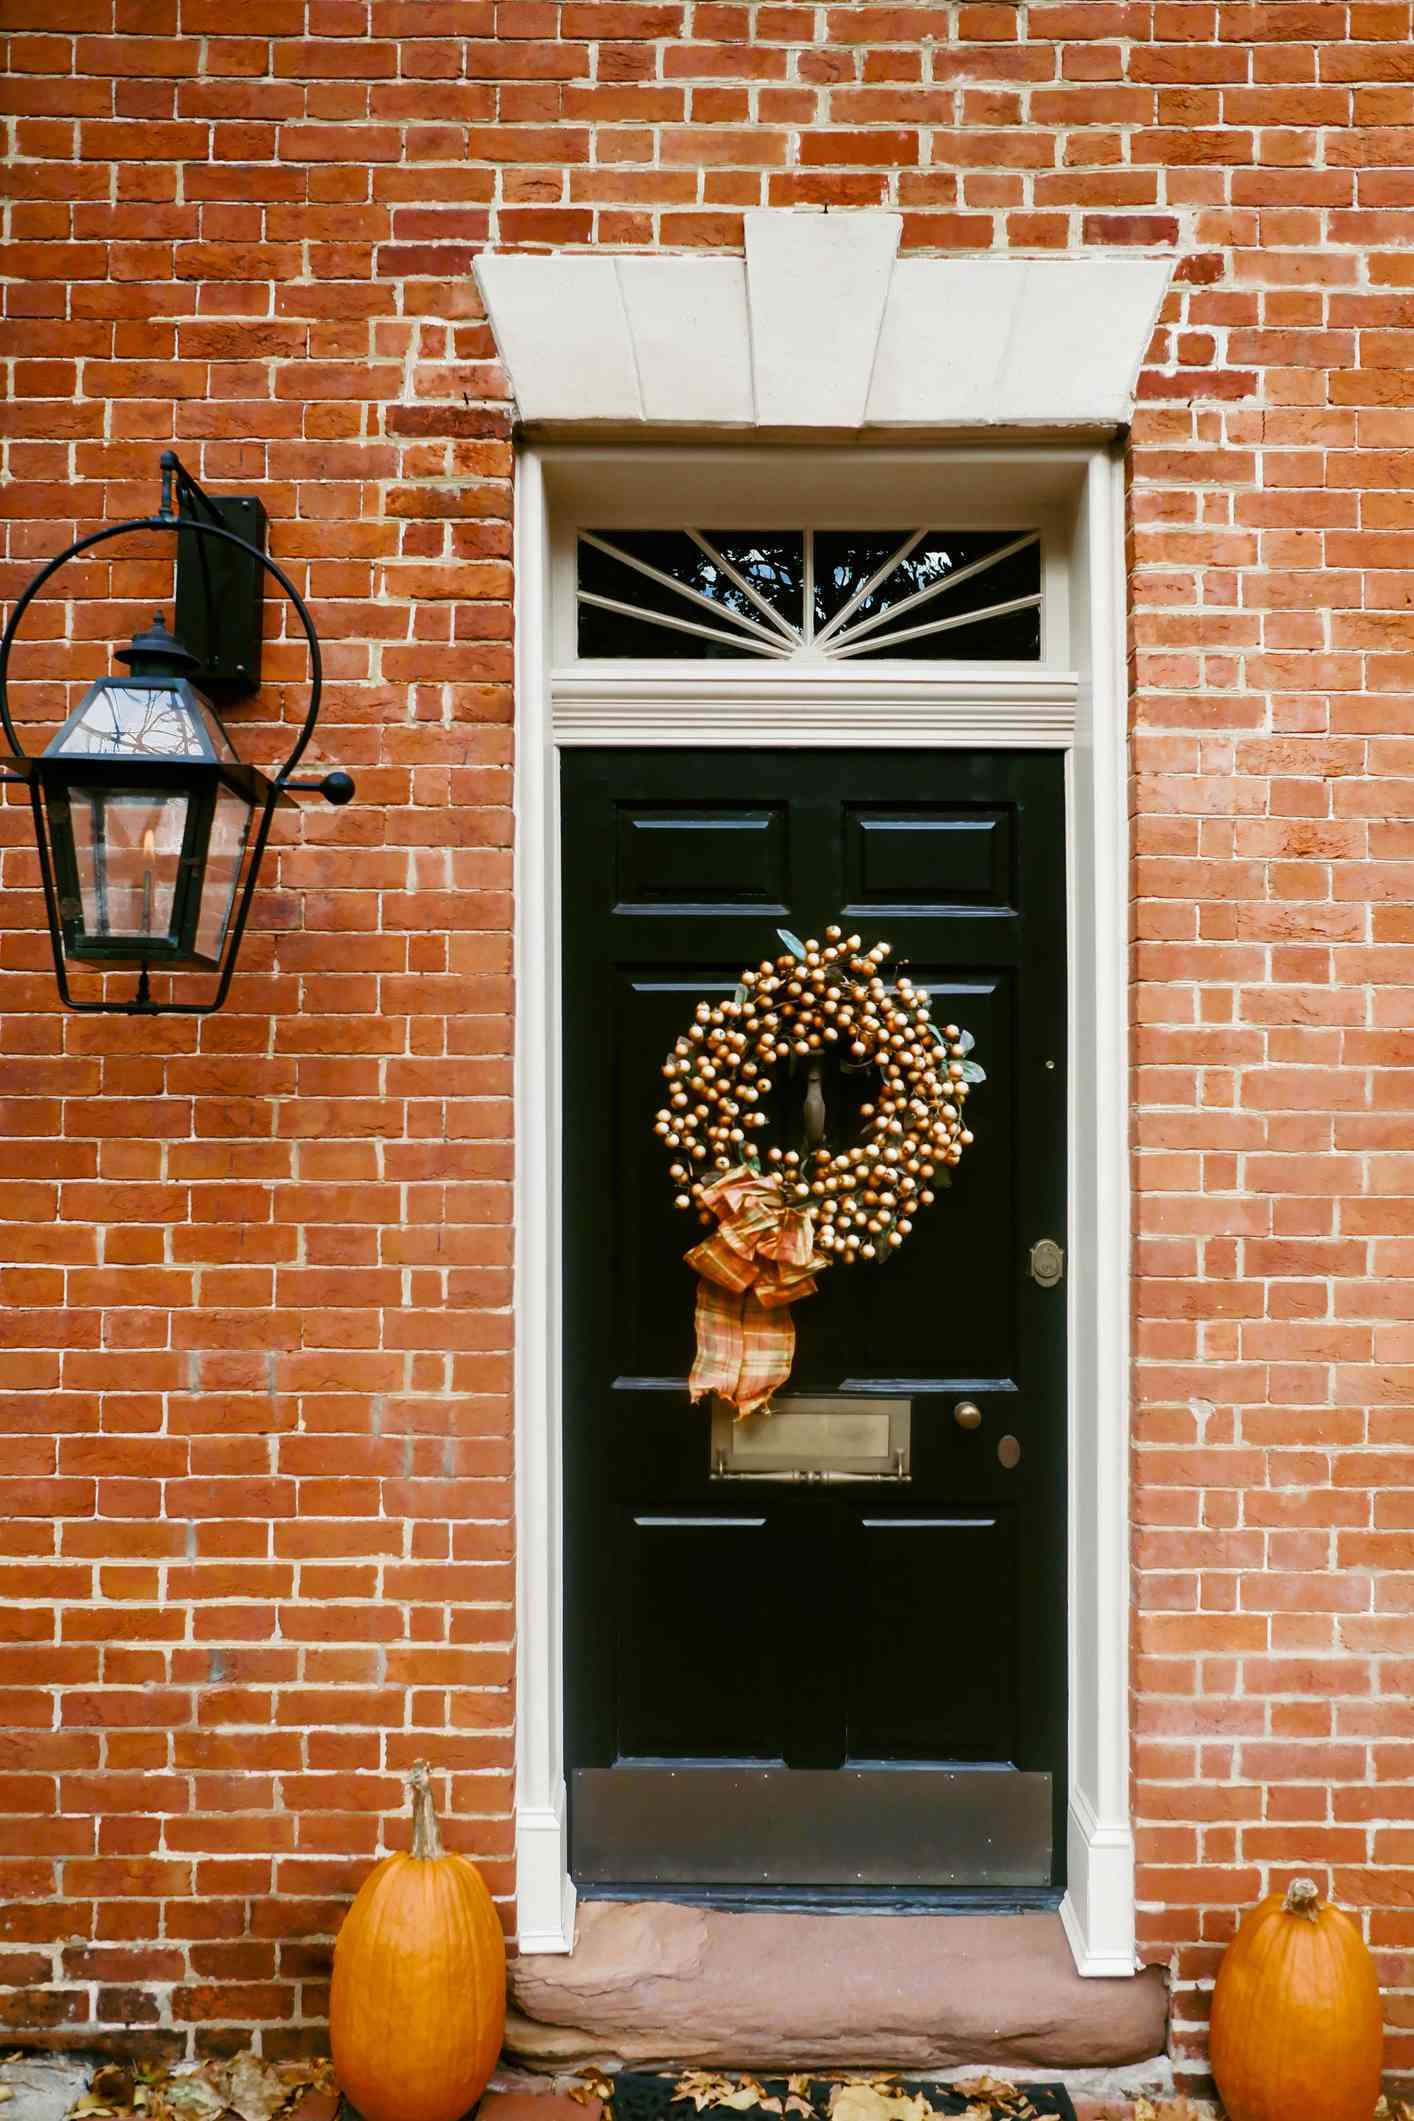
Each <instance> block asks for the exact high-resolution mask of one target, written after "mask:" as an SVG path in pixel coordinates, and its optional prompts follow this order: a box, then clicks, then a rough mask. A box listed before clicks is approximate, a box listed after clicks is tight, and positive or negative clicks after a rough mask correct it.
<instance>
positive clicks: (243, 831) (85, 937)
mask: <svg viewBox="0 0 1414 2121" xmlns="http://www.w3.org/2000/svg"><path fill="white" fill-rule="evenodd" d="M162 474H163V477H162V507H161V511H160V513H159V514H158V515H156V516H149V517H142V518H138V519H135V520H134V521H132V522H127V523H119V524H116V525H113V526H111V527H109V528H107V529H104V530H99V531H94V532H92V533H90V535H89V536H88V537H85V538H80V539H79V540H78V541H77V542H76V543H75V544H73V545H71V546H69V548H68V549H67V551H65V552H63V553H61V554H60V555H59V556H58V558H57V559H54V560H51V561H50V562H49V563H48V565H47V566H46V567H44V568H42V569H41V570H40V572H39V574H38V575H36V577H35V579H34V580H33V581H32V582H31V583H30V584H29V586H28V588H27V589H26V590H25V592H24V594H23V595H22V596H21V597H20V599H19V602H18V603H17V604H16V606H15V609H14V612H13V613H12V614H11V617H10V621H9V624H8V625H7V627H6V629H5V633H4V637H3V641H0V724H3V728H4V733H5V735H6V737H7V738H8V739H9V743H10V747H11V751H12V753H13V754H14V756H13V758H12V760H11V762H10V763H11V765H12V768H13V771H12V773H11V775H10V776H9V778H12V779H16V780H21V781H25V782H27V783H28V784H29V790H30V801H31V805H32V808H33V812H34V822H35V834H36V840H37V844H38V850H39V865H40V877H41V881H42V883H43V886H44V898H45V907H46V911H47V914H48V919H49V932H50V939H51V941H52V943H53V948H54V964H55V970H56V973H57V975H58V980H59V992H60V995H61V997H62V999H63V1001H64V1002H65V1004H66V1005H67V1006H68V1007H69V1008H71V1009H78V1010H83V1011H103V1012H108V1011H114V1010H120V1011H124V1012H128V1013H133V1012H136V1013H141V1014H158V1013H162V1014H167V1013H171V1012H180V1013H192V1014H200V1015H205V1014H208V1013H209V1012H210V1011H211V1010H213V1009H219V1008H220V1006H221V1004H222V1002H223V1001H224V1000H225V998H226V994H227V992H228V990H229V987H230V982H231V975H232V972H233V971H234V968H235V961H236V953H237V951H238V950H239V947H240V942H241V938H242V935H243V933H244V930H245V924H246V919H247V916H248V914H249V911H250V904H251V897H252V894H253V891H254V888H255V883H256V878H257V875H258V872H259V868H260V862H261V857H262V855H263V854H264V851H265V846H266V842H267V839H268V837H269V832H270V825H271V821H272V819H273V817H274V813H275V811H276V809H277V808H278V807H279V806H281V805H288V804H289V803H290V802H291V798H292V793H294V792H299V793H308V794H313V793H318V794H321V795H323V796H324V798H325V799H326V801H328V802H331V803H346V802H348V801H349V800H350V798H351V797H352V795H353V793H354V785H353V782H352V780H351V779H350V778H349V776H348V774H346V773H338V772H335V773H328V774H326V775H325V776H324V777H323V779H322V780H320V781H297V780H293V779H291V774H292V772H293V769H294V767H295V766H296V765H297V764H298V762H299V759H300V757H301V755H302V753H303V752H304V749H305V747H306V745H307V744H308V742H309V740H310V737H311V736H312V735H313V733H314V725H315V720H316V718H317V716H318V712H319V698H320V689H321V674H320V657H319V641H318V636H317V635H316V633H315V630H314V622H313V620H312V619H311V618H310V615H309V612H308V609H307V607H306V606H305V603H304V600H303V598H302V597H301V596H300V594H299V592H298V590H296V588H295V586H294V584H293V583H292V582H291V581H290V579H289V577H288V576H287V575H286V574H285V573H284V571H283V570H282V569H281V568H280V567H279V566H278V565H277V564H276V563H275V561H273V560H272V559H270V558H269V557H268V555H267V554H265V553H264V552H263V551H260V550H257V548H256V547H255V546H253V545H250V544H249V543H248V542H247V541H246V540H244V539H243V538H241V537H240V536H239V535H238V534H237V533H236V532H234V531H232V530H231V529H229V528H228V527H227V526H226V524H225V523H224V521H223V520H222V518H221V516H220V514H219V511H218V507H217V504H216V503H214V502H213V501H212V500H211V499H210V497H209V496H207V495H205V494H204V493H203V492H202V490H201V488H200V487H199V486H197V484H196V482H195V480H193V479H191V478H190V477H189V475H188V474H187V473H186V472H185V471H184V470H183V468H182V466H181V465H180V464H179V463H178V461H177V459H176V457H175V456H173V455H172V453H171V452H170V451H166V452H164V454H163V459H162ZM174 483H175V492H176V497H177V500H178V502H179V504H180V508H179V509H176V508H174V507H173V505H172V503H173V489H174ZM194 504H195V505H200V506H202V507H204V508H205V510H206V512H207V513H206V515H205V516H200V515H197V514H196V513H194V512H193V508H194ZM132 530H169V531H172V532H173V533H175V534H176V536H177V538H178V546H179V549H180V540H181V535H182V534H183V533H188V534H190V536H191V537H192V538H193V539H194V540H195V541H196V543H197V546H198V549H199V550H202V549H204V541H205V540H215V541H217V542H218V544H219V545H220V546H221V547H235V548H239V549H240V553H241V555H242V556H243V558H244V559H245V560H248V561H253V562H255V563H257V566H258V570H259V571H260V572H261V573H263V574H270V575H273V576H274V577H275V578H276V580H277V581H278V582H279V583H280V586H281V587H282V588H283V589H284V591H285V593H286V595H287V596H288V597H289V598H290V600H291V602H292V603H293V605H294V607H295V611H296V614H297V616H298V618H299V621H300V624H301V626H302V628H303V631H304V636H305V640H306V643H307V646H308V649H309V658H310V701H309V708H308V711H307V713H306V716H305V721H304V727H303V729H302V730H301V732H300V735H299V738H298V739H297V741H296V744H295V747H294V750H293V751H292V753H291V754H290V756H289V758H288V759H287V760H286V761H285V764H284V765H283V767H282V768H281V769H280V771H279V772H278V773H277V774H276V775H275V776H274V777H273V778H272V777H271V776H269V775H267V774H265V773H262V772H261V771H260V770H259V768H258V767H255V766H251V765H247V764H246V763H245V761H244V760H242V759H241V758H240V756H239V755H238V753H237V751H236V748H235V746H234V744H233V743H232V742H231V739H230V736H229V734H228V733H227V730H226V728H225V725H224V724H223V722H222V720H221V717H220V715H219V714H218V713H217V711H216V709H215V707H214V706H213V705H212V703H211V701H210V700H209V699H208V698H207V697H206V694H205V693H204V692H201V691H198V689H197V687H196V686H195V685H194V684H193V683H192V677H193V674H194V673H197V672H199V671H201V670H202V669H203V668H204V667H205V666H204V665H203V664H202V663H201V662H199V660H198V658H197V657H196V656H195V655H193V654H192V653H191V651H190V650H189V649H188V647H187V645H186V643H185V642H184V641H182V640H180V639H178V637H177V636H176V634H174V633H173V632H171V631H170V630H169V628H168V627H167V624H166V622H165V620H164V618H163V615H162V613H161V612H160V611H159V612H157V613H155V614H154V617H153V621H152V624H151V626H150V627H147V628H145V629H144V630H143V631H142V632H139V633H138V634H136V635H135V636H134V638H133V639H132V640H131V641H130V642H129V643H128V645H127V647H125V648H120V649H118V650H117V651H116V653H115V660H116V661H117V662H120V663H124V664H126V665H127V669H126V671H125V672H123V673H120V674H115V675H112V676H108V677H103V678H99V679H98V681H97V683H96V684H93V685H91V686H90V687H89V689H88V691H87V692H86V693H85V694H84V696H83V698H82V700H80V702H79V704H78V706H77V707H76V708H75V709H74V711H73V713H72V714H70V715H69V717H68V719H67V720H66V721H65V723H64V725H63V727H62V728H61V729H60V730H59V732H58V734H57V736H55V738H54V739H53V741H52V743H50V744H48V745H47V746H46V747H45V750H44V751H43V753H42V754H41V755H40V756H39V757H37V758H35V757H30V756H28V755H26V754H25V753H24V752H23V751H22V750H21V748H20V745H19V742H18V739H17V737H16V734H15V729H14V724H13V721H12V719H11V715H10V711H9V705H8V701H7V699H6V695H5V687H4V680H5V673H6V670H7V668H8V664H9V656H10V650H11V646H12V644H13V641H14V637H15V633H16V630H17V628H18V625H19V621H20V619H21V617H22V616H23V614H24V612H25V610H26V608H27V606H28V605H29V603H30V601H31V600H32V598H33V597H34V596H35V594H36V593H37V591H38V590H39V589H40V588H42V586H43V585H44V583H45V582H46V581H47V580H48V579H49V577H50V575H52V574H53V573H54V572H55V571H56V570H57V569H58V568H59V567H61V566H63V565H64V563H65V562H66V561H67V560H69V559H72V558H73V557H74V556H75V555H76V554H78V553H80V552H84V551H87V550H88V548H89V547H90V546H93V545H99V544H102V543H104V542H105V541H106V540H107V539H109V538H113V537H118V536H121V535H122V534H123V533H124V532H125V531H132ZM201 572H202V575H203V578H210V577H211V575H212V572H213V571H212V570H209V569H207V568H205V566H204V565H203V568H202V570H201ZM187 579H188V581H190V580H191V579H192V571H191V570H190V569H188V572H187ZM205 618H206V640H207V653H208V659H209V658H210V655H211V644H212V642H213V641H217V642H218V645H219V641H218V637H219V620H220V611H219V609H217V608H214V607H213V608H212V609H210V610H208V611H207V612H206V614H205ZM69 965H78V966H80V967H81V968H86V969H88V970H90V971H112V970H116V969H119V968H121V967H125V966H127V967H136V968H137V970H138V974H139V978H138V987H137V992H136V994H135V995H134V996H133V997H132V998H131V999H130V1000H127V1001H108V1000H102V1001H82V1002H80V1001H75V1000H74V999H73V997H72V995H71V994H70V992H69V985H68V978H67V969H66V968H67V967H68V966H69ZM154 971H161V972H175V971H193V972H205V973H215V974H216V975H218V981H219V984H218V987H217V992H216V996H215V999H214V1000H212V1001H208V1002H201V1003H190V1002H179V1001H178V1002H169V1001H162V1002H158V1001H155V1000H154V999H153V997H152V994H151V991H150V988H149V974H150V973H151V972H154Z"/></svg>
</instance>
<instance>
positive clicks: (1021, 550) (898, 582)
mask: <svg viewBox="0 0 1414 2121" xmlns="http://www.w3.org/2000/svg"><path fill="white" fill-rule="evenodd" d="M577 587H578V610H579V652H580V654H581V655H582V656H629V657H645V656H653V657H663V656H693V657H730V656H764V657H766V658H768V659H772V660H774V661H777V662H790V661H793V660H799V661H806V662H843V661H845V660H846V659H853V658H859V659H863V658H866V657H868V658H870V659H873V660H882V659H884V658H886V657H888V658H897V657H905V658H909V659H915V660H916V659H923V658H927V659H929V660H933V661H940V660H941V661H948V662H957V661H968V662H971V661H976V660H982V659H985V660H987V661H995V660H1006V661H1021V662H1036V661H1037V660H1038V659H1039V657H1040V654H1041V539H1040V533H1039V531H1035V530H1023V531H1016V530H1006V531H993V530H958V531H954V530H604V531H597V530H582V531H580V533H579V557H578V584H577Z"/></svg>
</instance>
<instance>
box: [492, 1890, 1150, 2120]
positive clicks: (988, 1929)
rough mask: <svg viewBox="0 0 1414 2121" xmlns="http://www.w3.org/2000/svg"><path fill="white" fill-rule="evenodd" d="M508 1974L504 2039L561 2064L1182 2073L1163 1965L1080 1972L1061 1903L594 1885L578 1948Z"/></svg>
mask: <svg viewBox="0 0 1414 2121" xmlns="http://www.w3.org/2000/svg"><path fill="white" fill-rule="evenodd" d="M510 1990H511V2011H510V2015H509V2018H508V2021H507V2027H506V2052H507V2055H508V2057H509V2058H510V2059H512V2060H516V2061H520V2062H522V2063H524V2064H527V2065H529V2067H531V2068H532V2069H535V2070H539V2071H541V2072H543V2073H546V2074H552V2075H559V2074H563V2073H564V2072H566V2071H570V2070H573V2069H576V2068H578V2067H580V2066H582V2065H583V2064H586V2063H590V2062H597V2063H603V2064H605V2065H607V2066H613V2065H615V2064H626V2065H630V2066H633V2067H651V2066H652V2065H654V2064H659V2063H661V2064H667V2065H672V2064H684V2065H699V2066H704V2067H711V2068H722V2069H733V2068H736V2069H751V2070H757V2071H765V2070H769V2069H772V2068H776V2069H779V2068H786V2069H816V2070H822V2071H827V2072H828V2071H831V2070H837V2069H839V2070H849V2069H855V2068H880V2069H894V2070H899V2071H901V2072H904V2073H907V2074H914V2075H916V2074H919V2073H920V2072H928V2071H941V2070H948V2069H951V2070H956V2069H958V2068H961V2067H972V2066H976V2067H981V2068H988V2069H994V2070H996V2071H998V2073H999V2074H1007V2073H1008V2072H1010V2073H1012V2074H1017V2073H1025V2072H1027V2071H1029V2072H1030V2073H1031V2074H1033V2075H1036V2076H1041V2075H1045V2074H1048V2073H1049V2074H1051V2075H1053V2076H1059V2075H1061V2074H1062V2073H1063V2072H1066V2071H1106V2070H1114V2069H1115V2068H1117V2067H1119V2066H1121V2065H1135V2064H1142V2065H1146V2066H1147V2071H1148V2074H1149V2080H1150V2081H1152V2077H1153V2073H1154V2071H1155V2069H1156V2068H1157V2069H1158V2070H1159V2071H1161V2072H1162V2073H1163V2084H1162V2089H1160V2086H1159V2085H1158V2084H1155V2086H1154V2088H1155V2089H1156V2090H1159V2091H1160V2096H1163V2090H1166V2089H1168V2088H1169V2087H1171V2085H1172V2077H1171V2076H1170V2075H1169V2074H1168V2065H1167V2063H1166V2062H1162V2063H1159V2064H1158V2065H1155V2063H1154V2061H1153V2058H1154V2057H1156V2056H1162V2055H1163V2053H1164V2050H1165V2047H1166V2044H1167V2043H1166V2034H1167V2010H1168V1990H1167V1982H1166V1980H1165V1977H1164V1975H1163V1973H1162V1971H1161V1970H1160V1969H1159V1968H1157V1967H1150V1968H1148V1969H1146V1970H1145V1971H1144V1972H1143V1973H1139V1974H1136V1975H1134V1976H1133V1977H1132V1978H1131V1979H1128V1980H1086V1979H1083V1978H1082V1977H1081V1976H1080V1975H1079V1974H1078V1973H1077V1972H1076V1970H1075V1962H1074V1960H1073V1959H1072V1957H1071V1952H1070V1947H1069V1945H1068V1944H1067V1942H1066V1940H1065V1933H1064V1931H1063V1930H1062V1928H1061V1924H1060V1919H1059V1917H1058V1916H1056V1915H1054V1914H1026V1915H812V1914H786V1913H781V1912H776V1911H766V1910H763V1911H761V1912H759V1913H753V1914H726V1913H724V1912H722V1911H720V1910H718V1909H712V1908H701V1907H690V1906H686V1905H683V1904H680V1903H678V1902H674V1901H612V1900H590V1901H582V1902H581V1903H580V1908H579V1922H578V1931H577V1935H576V1939H575V1947H574V1950H573V1951H572V1952H571V1953H569V1954H567V1955H553V1954H549V1953H546V1954H535V1955H533V1956H527V1957H525V1958H520V1959H514V1960H512V1962H511V1966H510ZM1148 2088H1149V2082H1148V2081H1146V2082H1144V2083H1142V2084H1138V2085H1135V2086H1134V2087H1133V2090H1134V2091H1138V2090H1147V2089H1148ZM1103 2089H1104V2091H1105V2092H1108V2091H1110V2090H1111V2089H1113V2090H1114V2091H1115V2092H1116V2093H1120V2092H1121V2087H1120V2086H1119V2085H1118V2084H1114V2085H1113V2086H1111V2085H1110V2084H1109V2083H1106V2084H1105V2085H1104V2087H1103ZM1124 2092H1125V2093H1128V2092H1129V2087H1127V2086H1126V2087H1124Z"/></svg>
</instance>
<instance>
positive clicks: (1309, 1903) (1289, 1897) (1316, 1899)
mask: <svg viewBox="0 0 1414 2121" xmlns="http://www.w3.org/2000/svg"><path fill="white" fill-rule="evenodd" d="M1320 1904H1321V1894H1320V1889H1319V1887H1318V1886H1317V1884H1316V1881H1315V1879H1314V1878H1293V1879H1292V1881H1291V1884H1290V1885H1289V1886H1288V1887H1287V1891H1286V1912H1287V1914H1288V1915H1304V1916H1305V1917H1306V1920H1307V1921H1308V1922H1314V1921H1315V1919H1316V1911H1317V1909H1318V1908H1319V1907H1320Z"/></svg>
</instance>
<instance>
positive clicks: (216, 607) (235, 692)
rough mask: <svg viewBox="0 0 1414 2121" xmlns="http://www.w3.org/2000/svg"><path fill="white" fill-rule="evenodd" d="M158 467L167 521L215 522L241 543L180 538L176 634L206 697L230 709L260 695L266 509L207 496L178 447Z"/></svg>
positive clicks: (252, 500)
mask: <svg viewBox="0 0 1414 2121" xmlns="http://www.w3.org/2000/svg"><path fill="white" fill-rule="evenodd" d="M161 467H162V501H161V510H160V512H161V514H162V516H163V517H164V519H166V520H168V521H170V522H173V523H176V524H177V525H178V526H179V527H180V526H181V525H182V524H184V523H185V524H192V523H194V522H198V521H204V522H206V523H207V524H215V525H217V526H219V527H220V528H221V529H224V530H228V531H233V532H234V533H235V535H236V537H237V538H239V539H240V541H241V542H240V544H239V545H215V544H213V542H212V541H211V540H210V539H208V538H202V537H186V538H179V539H178V541H177V567H176V580H175V587H174V594H173V619H172V630H173V632H174V633H176V634H177V635H178V637H179V638H180V639H181V640H182V641H183V642H184V643H185V645H186V646H187V647H188V648H189V649H190V650H191V652H192V654H193V655H194V656H195V657H196V660H197V665H198V668H197V671H196V682H197V684H198V685H199V686H200V687H201V689H202V691H203V692H206V693H209V694H210V695H211V697H212V698H213V699H215V700H217V701H224V702H226V703H228V704H229V703H230V702H231V701H233V700H241V699H248V698H249V696H250V694H251V693H253V692H257V691H258V690H259V689H260V647H261V634H262V625H261V618H262V607H263V604H264V599H265V575H264V570H263V568H262V567H261V565H260V557H262V556H263V555H264V552H265V541H266V524H267V518H266V514H265V510H264V508H263V507H262V506H261V504H260V502H259V501H258V500H257V499H256V497H255V495H254V494H246V493H242V494H209V493H208V492H207V491H206V488H205V487H204V486H203V485H202V484H201V483H200V481H199V480H197V479H194V478H193V477H192V475H191V473H190V472H189V471H188V470H187V468H186V465H185V464H184V463H183V462H182V460H181V458H180V457H179V456H178V455H177V452H176V451H175V449H164V450H163V452H162V458H161Z"/></svg>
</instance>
